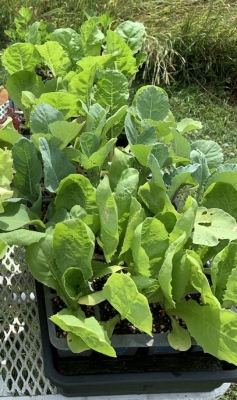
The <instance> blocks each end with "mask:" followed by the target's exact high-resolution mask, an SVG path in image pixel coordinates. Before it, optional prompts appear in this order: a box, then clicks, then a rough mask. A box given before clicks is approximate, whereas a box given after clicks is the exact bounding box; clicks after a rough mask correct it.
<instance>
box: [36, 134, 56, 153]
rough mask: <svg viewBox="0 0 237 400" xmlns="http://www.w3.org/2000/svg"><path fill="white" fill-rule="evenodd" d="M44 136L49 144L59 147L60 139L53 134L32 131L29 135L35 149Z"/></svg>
mask: <svg viewBox="0 0 237 400" xmlns="http://www.w3.org/2000/svg"><path fill="white" fill-rule="evenodd" d="M42 138H45V139H46V140H47V142H48V144H50V145H51V146H55V147H58V148H60V146H62V141H61V140H60V139H58V138H56V137H55V136H53V135H51V133H34V134H33V135H31V136H30V140H31V142H33V143H34V145H35V147H36V149H37V150H38V151H39V148H40V139H42Z"/></svg>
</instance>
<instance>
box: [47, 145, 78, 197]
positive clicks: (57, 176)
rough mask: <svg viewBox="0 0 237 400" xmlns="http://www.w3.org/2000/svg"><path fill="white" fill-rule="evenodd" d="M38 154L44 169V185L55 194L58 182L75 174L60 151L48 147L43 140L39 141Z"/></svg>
mask: <svg viewBox="0 0 237 400" xmlns="http://www.w3.org/2000/svg"><path fill="white" fill-rule="evenodd" d="M39 144H40V152H41V156H42V160H43V168H44V184H45V187H46V189H48V190H49V191H50V192H55V191H56V189H57V188H58V186H59V183H60V181H61V180H62V179H63V178H65V177H67V176H68V175H70V174H73V173H74V172H75V167H74V166H73V165H72V164H71V163H70V162H69V161H68V158H67V156H66V154H65V153H63V152H62V150H60V149H58V148H57V147H54V146H50V145H49V144H48V142H47V140H46V139H45V138H40V139H39Z"/></svg>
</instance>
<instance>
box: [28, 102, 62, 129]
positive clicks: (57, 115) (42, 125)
mask: <svg viewBox="0 0 237 400" xmlns="http://www.w3.org/2000/svg"><path fill="white" fill-rule="evenodd" d="M59 121H60V122H63V121H64V116H63V114H62V113H61V112H60V111H58V110H57V109H56V108H55V107H52V106H51V105H50V104H46V103H39V104H38V105H37V106H36V107H35V109H34V112H33V114H32V115H31V121H30V128H31V130H32V132H33V133H50V132H51V131H50V125H51V124H52V123H54V122H59Z"/></svg>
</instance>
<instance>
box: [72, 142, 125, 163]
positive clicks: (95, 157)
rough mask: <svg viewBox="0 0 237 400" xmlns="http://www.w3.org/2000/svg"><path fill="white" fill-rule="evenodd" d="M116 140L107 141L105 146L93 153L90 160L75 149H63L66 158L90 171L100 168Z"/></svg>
mask: <svg viewBox="0 0 237 400" xmlns="http://www.w3.org/2000/svg"><path fill="white" fill-rule="evenodd" d="M116 140H117V139H111V140H109V141H108V142H107V143H106V144H105V146H103V147H101V148H100V149H99V150H98V151H96V152H94V153H93V154H92V155H91V156H90V158H88V157H87V156H86V155H85V154H83V153H81V152H80V151H79V150H76V149H65V152H66V154H67V155H68V158H69V159H71V160H75V161H78V162H79V163H80V164H81V165H82V166H83V167H84V168H85V169H87V170H90V169H92V168H95V167H99V168H102V166H103V164H104V162H105V160H106V158H107V156H108V154H109V153H110V152H111V150H112V149H113V147H114V145H115V143H116Z"/></svg>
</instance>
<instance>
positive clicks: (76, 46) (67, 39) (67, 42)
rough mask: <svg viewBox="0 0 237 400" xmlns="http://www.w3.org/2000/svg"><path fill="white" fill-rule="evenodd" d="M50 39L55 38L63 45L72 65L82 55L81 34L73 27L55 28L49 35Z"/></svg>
mask: <svg viewBox="0 0 237 400" xmlns="http://www.w3.org/2000/svg"><path fill="white" fill-rule="evenodd" d="M51 40H55V41H56V42H58V43H59V44H60V45H61V46H62V47H63V49H64V50H65V52H66V55H67V56H68V57H69V59H70V61H71V63H72V65H75V63H76V62H77V61H78V60H79V59H80V58H81V57H83V55H84V51H83V49H82V44H81V36H80V35H79V34H78V33H77V32H76V31H75V30H74V29H71V28H59V29H55V30H54V31H53V33H52V35H51Z"/></svg>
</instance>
